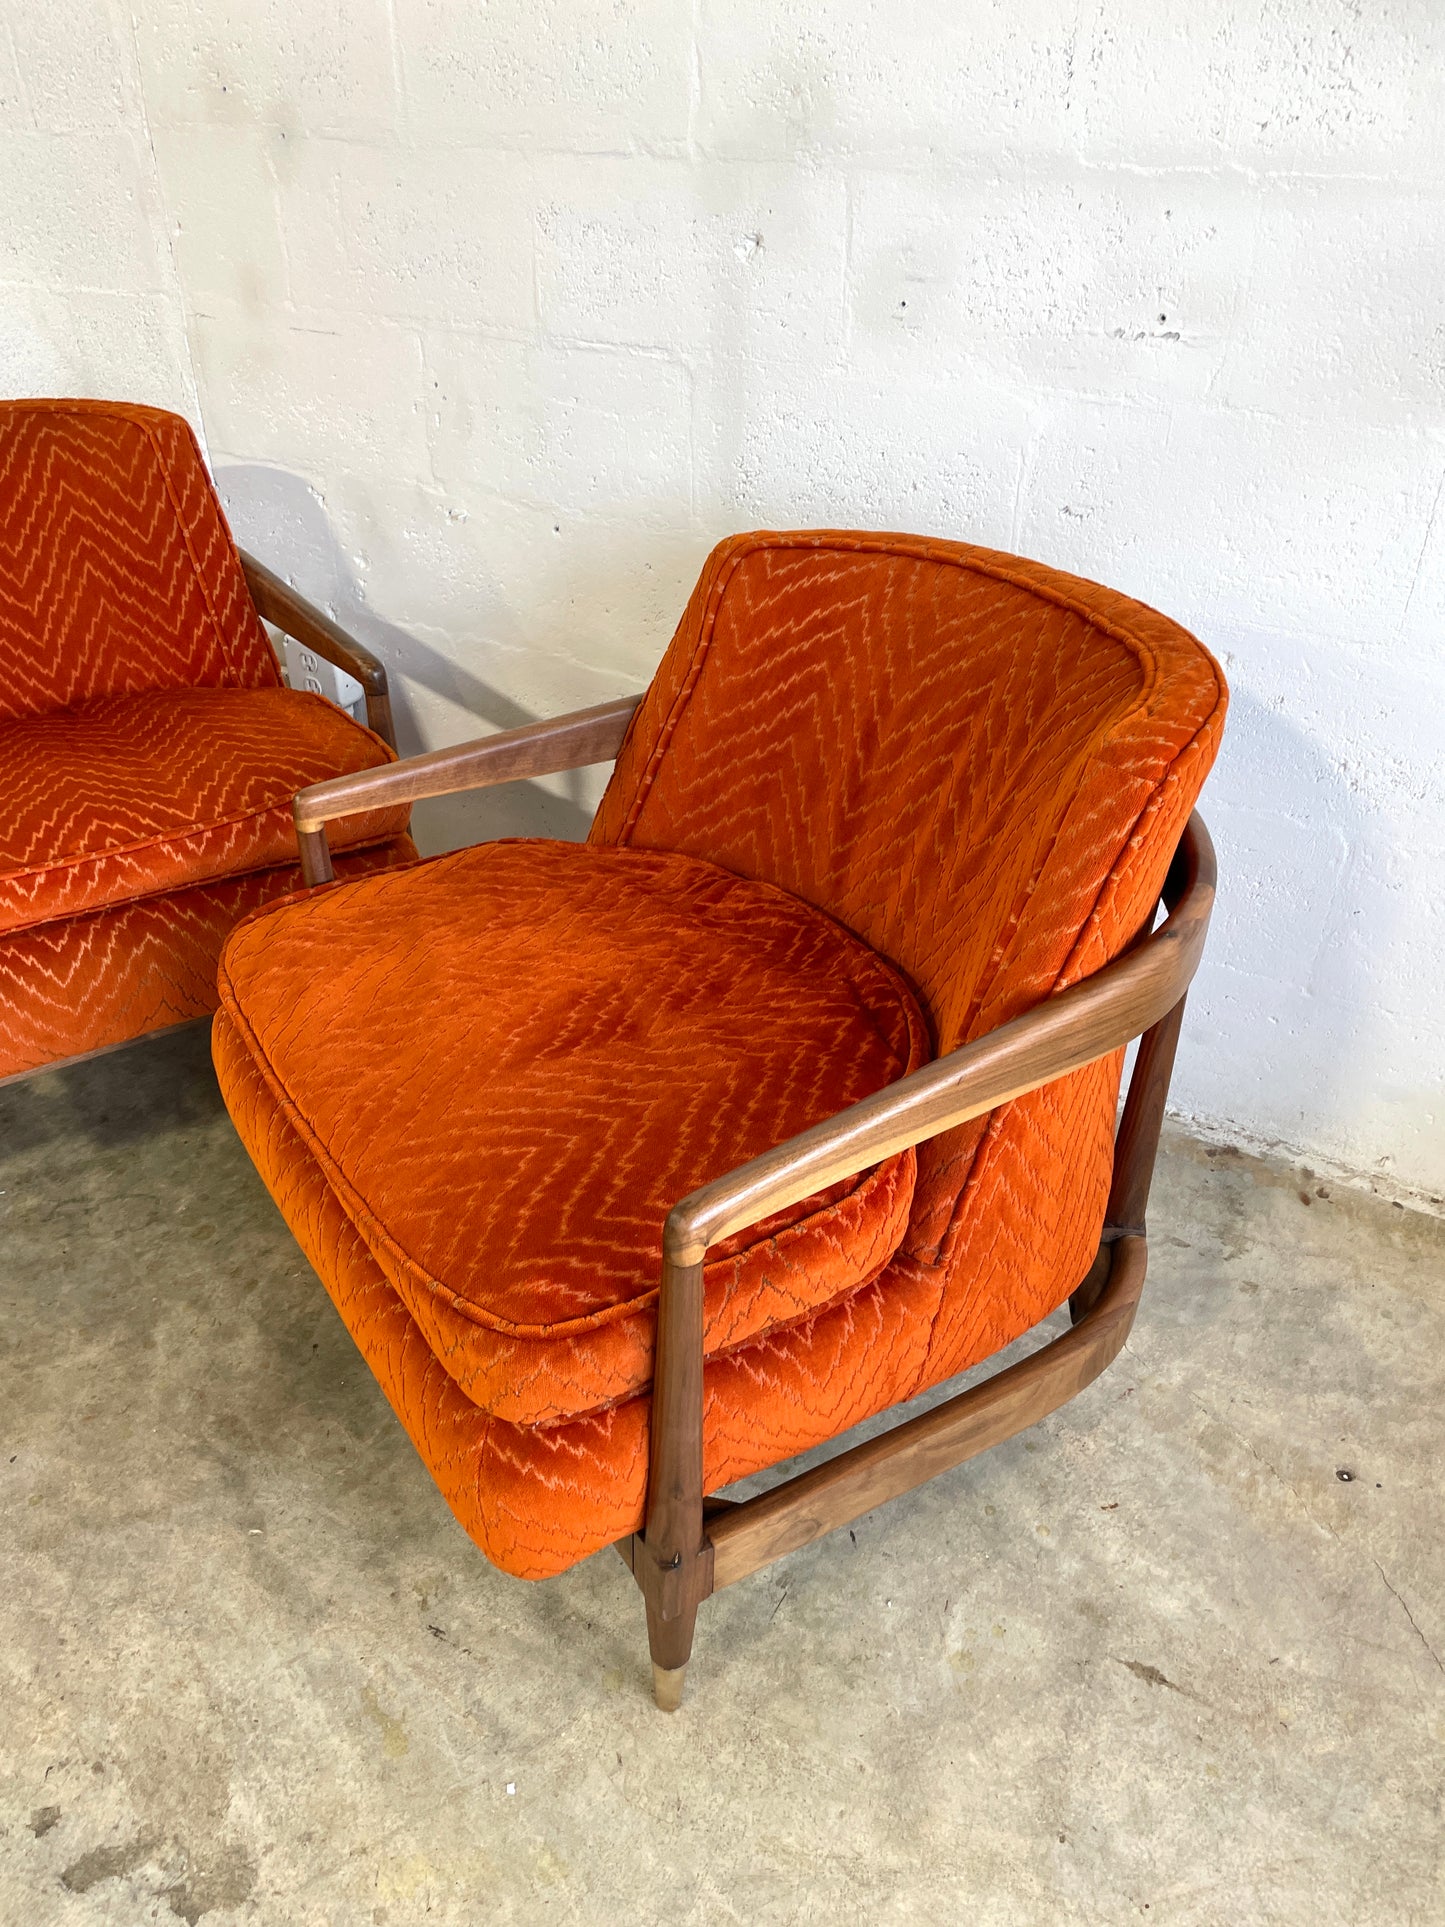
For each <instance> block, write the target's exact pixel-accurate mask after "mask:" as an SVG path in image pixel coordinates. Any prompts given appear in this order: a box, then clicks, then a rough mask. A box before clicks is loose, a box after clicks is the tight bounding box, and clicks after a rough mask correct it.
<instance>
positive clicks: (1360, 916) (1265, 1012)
mask: <svg viewBox="0 0 1445 1927" xmlns="http://www.w3.org/2000/svg"><path fill="white" fill-rule="evenodd" d="M1205 639H1206V641H1207V640H1208V638H1207V637H1206V638H1205ZM1234 674H1235V678H1236V680H1235V685H1234V687H1233V689H1232V692H1231V696H1230V710H1229V721H1228V724H1227V725H1226V728H1225V731H1224V742H1223V745H1222V747H1221V750H1220V754H1219V760H1218V762H1217V764H1216V765H1215V769H1214V772H1213V774H1212V775H1211V777H1210V780H1209V788H1208V790H1207V791H1206V792H1205V796H1204V804H1203V809H1204V815H1205V817H1206V820H1207V821H1208V823H1209V827H1210V831H1211V832H1212V834H1213V836H1214V840H1215V846H1216V848H1217V850H1218V854H1219V906H1218V911H1217V913H1216V915H1215V918H1214V922H1213V926H1212V928H1211V930H1210V938H1209V945H1208V947H1207V949H1206V950H1205V953H1204V960H1203V962H1202V964H1201V966H1200V969H1199V974H1198V977H1197V978H1196V979H1195V984H1194V989H1193V990H1192V992H1191V994H1190V1000H1189V1007H1190V1015H1189V1019H1188V1021H1187V1022H1186V1023H1185V1026H1184V1036H1183V1039H1182V1041H1181V1049H1180V1062H1179V1072H1178V1074H1177V1075H1176V1078H1175V1085H1174V1102H1175V1104H1177V1105H1178V1106H1179V1107H1180V1108H1181V1109H1183V1110H1184V1111H1185V1112H1186V1114H1187V1112H1188V1111H1189V1110H1191V1109H1196V1110H1198V1111H1199V1112H1200V1113H1202V1114H1204V1115H1208V1116H1212V1117H1214V1118H1217V1119H1227V1118H1230V1117H1244V1118H1248V1117H1251V1116H1253V1117H1256V1118H1258V1117H1271V1118H1273V1119H1274V1120H1276V1122H1275V1127H1274V1135H1275V1136H1276V1137H1277V1138H1278V1139H1279V1140H1281V1141H1282V1142H1284V1143H1286V1144H1288V1143H1291V1142H1293V1143H1296V1144H1298V1143H1301V1142H1308V1141H1309V1140H1310V1138H1311V1137H1317V1136H1318V1135H1319V1132H1318V1129H1317V1127H1316V1124H1315V1122H1314V1120H1316V1119H1319V1120H1339V1121H1340V1122H1339V1124H1338V1125H1337V1126H1336V1127H1335V1128H1337V1129H1343V1128H1344V1127H1345V1125H1346V1124H1347V1121H1348V1120H1349V1119H1350V1118H1351V1117H1352V1116H1354V1115H1357V1114H1358V1112H1359V1110H1360V1107H1361V1105H1362V1103H1363V1101H1364V1100H1365V1098H1366V1096H1367V1094H1368V1086H1367V1084H1366V1082H1365V1077H1367V1075H1368V1074H1367V1073H1365V1074H1364V1076H1362V1069H1361V1067H1362V1066H1363V1065H1365V1064H1367V1063H1368V1061H1369V1053H1370V1040H1371V1035H1372V1032H1373V1029H1374V1017H1375V1012H1376V1008H1377V1003H1378V990H1377V987H1376V984H1375V981H1374V970H1373V968H1372V964H1371V958H1372V957H1378V956H1379V955H1380V953H1381V951H1382V949H1383V947H1384V943H1383V940H1384V939H1385V938H1386V936H1387V935H1388V932H1389V927H1390V923H1391V921H1392V917H1391V904H1390V899H1389V897H1388V895H1387V894H1386V893H1384V892H1383V891H1375V890H1372V889H1371V888H1370V882H1371V878H1372V874H1373V873H1374V872H1375V871H1376V869H1377V866H1378V864H1379V862H1380V861H1381V860H1382V857H1383V841H1384V840H1383V837H1382V836H1381V833H1380V832H1379V830H1378V829H1377V828H1376V826H1375V824H1374V821H1373V819H1372V816H1371V813H1370V811H1369V810H1368V809H1367V808H1365V807H1364V806H1363V805H1362V801H1361V798H1360V797H1359V796H1358V795H1357V794H1356V793H1354V792H1353V791H1352V790H1351V789H1350V788H1349V786H1348V785H1347V784H1346V782H1345V781H1344V780H1343V778H1342V776H1341V774H1340V772H1339V770H1338V769H1336V768H1335V767H1334V766H1333V765H1332V764H1331V763H1329V762H1328V761H1326V759H1325V758H1324V757H1323V756H1322V755H1321V754H1320V752H1319V749H1318V748H1317V747H1316V745H1315V743H1314V741H1313V740H1312V739H1311V738H1310V737H1309V736H1307V735H1306V734H1305V733H1304V732H1303V731H1302V730H1301V729H1300V728H1299V727H1298V726H1297V725H1296V724H1295V723H1293V722H1292V721H1291V720H1290V718H1289V716H1288V715H1287V714H1286V713H1284V712H1283V711H1282V710H1278V709H1274V708H1271V707H1269V706H1268V705H1266V704H1264V703H1261V702H1260V701H1259V700H1258V698H1256V697H1255V696H1253V695H1252V694H1251V693H1250V692H1249V690H1248V689H1247V688H1243V687H1241V686H1240V678H1239V674H1238V670H1237V669H1236V670H1235V671H1234ZM1247 1036H1253V1037H1256V1038H1258V1039H1259V1040H1260V1042H1259V1045H1258V1048H1257V1050H1256V1052H1255V1054H1254V1056H1253V1058H1252V1059H1251V1060H1247V1061H1246V1060H1243V1059H1241V1057H1240V1056H1239V1054H1238V1050H1239V1044H1238V1042H1236V1044H1235V1047H1234V1049H1230V1048H1229V1047H1228V1044H1227V1043H1224V1045H1223V1047H1221V1043H1222V1040H1227V1039H1229V1038H1230V1037H1233V1038H1234V1039H1236V1040H1242V1039H1244V1038H1245V1037H1247Z"/></svg>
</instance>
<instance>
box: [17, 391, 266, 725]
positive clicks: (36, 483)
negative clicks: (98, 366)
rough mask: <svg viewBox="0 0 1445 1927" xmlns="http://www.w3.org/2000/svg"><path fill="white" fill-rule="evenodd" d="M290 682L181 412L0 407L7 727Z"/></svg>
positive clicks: (98, 406) (68, 405)
mask: <svg viewBox="0 0 1445 1927" xmlns="http://www.w3.org/2000/svg"><path fill="white" fill-rule="evenodd" d="M279 680H280V678H279V676H278V674H277V670H276V663H275V658H274V657H273V656H272V654H271V650H270V648H269V646H268V644H267V642H266V637H265V634H264V632H263V631H262V628H261V625H260V621H259V620H258V618H257V615H256V611H255V607H254V605H253V604H252V601H251V597H250V594H249V592H248V591H247V588H246V583H245V578H244V577H243V576H242V574H241V565H240V561H239V559H238V558H237V555H236V549H235V544H234V543H233V542H232V540H231V534H230V531H229V529H228V528H227V527H226V522H225V517H224V516H223V515H222V513H221V508H220V504H219V503H218V502H217V500H216V496H215V492H214V490H213V489H212V487H211V482H210V478H209V476H208V475H207V474H206V470H205V465H204V463H203V462H202V460H201V453H200V450H199V448H198V447H197V446H196V440H195V437H194V436H193V435H192V433H191V430H190V428H189V427H188V425H187V424H186V423H185V422H184V421H183V420H182V419H181V418H180V416H179V415H171V414H167V413H166V412H165V411H164V410H162V409H158V408H134V407H128V406H125V405H123V404H118V403H111V402H83V401H81V402H75V401H64V402H46V401H40V402H5V403H0V720H5V721H10V720H14V719H15V718H17V717H21V716H33V715H39V714H44V713H46V712H47V711H51V710H56V709H64V708H68V707H69V706H70V705H71V704H73V703H79V702H85V701H88V700H91V699H93V698H95V697H99V696H119V695H128V694H132V693H134V692H135V691H138V690H142V689H175V688H198V687H199V688H216V687H221V686H223V685H230V686H232V687H243V688H263V687H268V686H274V685H275V684H276V683H278V682H279Z"/></svg>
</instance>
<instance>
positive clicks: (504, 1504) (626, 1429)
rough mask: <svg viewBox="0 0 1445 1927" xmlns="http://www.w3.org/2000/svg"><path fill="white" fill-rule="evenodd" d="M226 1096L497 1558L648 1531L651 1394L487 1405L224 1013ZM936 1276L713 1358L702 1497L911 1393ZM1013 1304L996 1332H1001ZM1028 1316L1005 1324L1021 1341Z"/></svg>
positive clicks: (860, 1297) (460, 1505) (582, 1551)
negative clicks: (427, 1331)
mask: <svg viewBox="0 0 1445 1927" xmlns="http://www.w3.org/2000/svg"><path fill="white" fill-rule="evenodd" d="M212 1043H213V1049H214V1052H215V1059H216V1069H217V1071H218V1073H219V1075H220V1080H221V1085H222V1088H223V1089H224V1091H225V1093H226V1103H227V1106H228V1108H229V1109H230V1112H231V1116H232V1118H233V1119H234V1121H235V1125H236V1129H237V1130H238V1131H239V1132H240V1134H241V1139H242V1141H243V1143H244V1144H245V1146H246V1149H247V1150H248V1151H249V1152H250V1154H251V1157H252V1158H253V1159H254V1161H255V1164H256V1168H257V1170H258V1171H259V1172H260V1173H261V1176H262V1177H263V1178H264V1180H265V1182H266V1186H267V1188H268V1190H269V1191H270V1193H271V1195H272V1197H273V1198H274V1199H275V1200H276V1203H277V1205H278V1206H279V1207H280V1209H281V1212H282V1215H283V1216H284V1217H285V1219H286V1222H287V1224H288V1225H289V1226H290V1227H291V1229H292V1231H293V1232H294V1233H295V1235H296V1239H297V1242H298V1243H299V1244H300V1246H301V1249H302V1250H303V1251H304V1252H305V1254H306V1256H307V1258H308V1259H309V1260H310V1261H311V1263H312V1264H313V1265H314V1266H315V1267H316V1270H317V1272H318V1273H319V1275H320V1277H321V1279H322V1281H323V1282H324V1283H325V1286H326V1289H327V1290H328V1291H329V1292H330V1294H331V1297H332V1299H333V1300H334V1302H335V1304H336V1308H337V1310H338V1311H339V1312H340V1314H341V1317H342V1319H343V1320H344V1321H345V1324H346V1327H347V1329H348V1331H349V1332H350V1333H351V1336H352V1337H353V1339H355V1341H356V1344H357V1346H358V1347H359V1348H360V1350H361V1352H362V1355H363V1356H364V1357H365V1359H366V1361H367V1363H368V1365H369V1366H370V1367H371V1369H372V1371H373V1372H374V1373H375V1374H376V1377H377V1379H378V1381H379V1383H380V1385H381V1387H382V1390H383V1391H384V1392H385V1394H386V1396H387V1398H388V1399H389V1400H390V1401H391V1405H392V1408H393V1410H394V1411H395V1412H396V1415H397V1417H398V1418H399V1419H400V1420H401V1423H402V1424H403V1425H404V1426H405V1428H406V1430H407V1433H408V1434H409V1436H410V1438H411V1440H412V1443H413V1444H414V1445H415V1447H416V1449H417V1451H418V1452H419V1453H420V1455H421V1457H422V1460H423V1462H424V1463H425V1465H426V1467H427V1469H428V1471H429V1472H430V1473H431V1475H432V1477H433V1478H434V1479H435V1480H436V1482H437V1485H438V1486H439V1487H440V1489H441V1493H442V1496H443V1498H444V1499H445V1500H446V1502H447V1504H448V1505H449V1506H450V1507H451V1509H452V1511H453V1512H454V1513H455V1514H456V1516H457V1518H458V1519H459V1520H460V1521H461V1524H462V1526H463V1527H464V1528H465V1530H466V1531H467V1532H468V1533H470V1535H471V1536H472V1538H473V1539H474V1540H475V1541H476V1543H477V1545H478V1546H480V1547H481V1549H482V1551H483V1552H484V1553H485V1554H486V1556H487V1557H488V1558H489V1559H490V1560H491V1561H492V1562H493V1564H494V1565H497V1566H500V1567H501V1569H502V1570H503V1571H504V1572H509V1573H512V1574H514V1575H515V1576H516V1577H517V1578H519V1579H546V1578H550V1577H551V1575H552V1574H554V1573H558V1572H563V1571H565V1570H566V1569H567V1567H569V1566H571V1565H574V1564H575V1563H576V1562H577V1561H578V1560H579V1559H585V1558H587V1556H588V1555H589V1554H590V1553H594V1552H596V1551H598V1550H599V1549H600V1548H601V1547H603V1546H607V1545H611V1544H613V1543H614V1542H615V1541H617V1540H618V1539H622V1538H625V1537H626V1535H627V1534H628V1533H629V1532H636V1531H639V1530H640V1529H641V1527H642V1524H643V1507H644V1503H645V1499H646V1493H647V1462H648V1422H649V1419H650V1416H651V1403H652V1401H651V1398H650V1396H649V1395H648V1394H647V1393H642V1394H640V1395H639V1396H638V1397H636V1398H630V1399H625V1400H623V1402H622V1403H621V1404H618V1405H611V1406H609V1407H608V1408H607V1409H606V1411H603V1412H594V1413H591V1414H589V1415H587V1416H585V1417H581V1418H575V1419H568V1420H565V1421H563V1422H562V1423H560V1424H555V1425H530V1426H528V1425H512V1424H509V1423H508V1422H507V1420H505V1419H501V1418H497V1417H495V1416H493V1415H492V1414H491V1413H489V1412H484V1411H481V1410H480V1409H479V1408H478V1407H477V1406H475V1405H473V1404H472V1403H471V1401H470V1400H469V1399H468V1398H467V1397H466V1396H465V1394H464V1393H463V1392H462V1391H461V1389H460V1387H459V1386H458V1385H457V1383H456V1381H455V1380H454V1379H453V1378H451V1377H450V1376H449V1374H448V1373H447V1371H446V1370H445V1369H444V1367H443V1366H442V1364H441V1363H440V1362H439V1360H438V1359H437V1356H436V1354H435V1352H433V1350H432V1349H431V1346H430V1345H429V1344H428V1342H427V1340H426V1338H425V1337H424V1336H423V1334H422V1331H421V1328H420V1326H419V1325H418V1323H417V1321H416V1319H415V1318H414V1317H413V1316H412V1315H411V1313H410V1311H408V1309H407V1307H406V1305H405V1304H404V1303H403V1302H402V1300H401V1298H400V1297H399V1295H398V1294H397V1292H396V1291H395V1289H394V1288H393V1286H392V1283H391V1280H390V1279H389V1278H388V1277H387V1275H386V1273H385V1272H384V1271H383V1270H382V1268H381V1266H380V1265H378V1263H377V1262H376V1259H375V1257H374V1256H373V1255H372V1252H371V1250H370V1249H369V1247H368V1246H367V1244H366V1242H365V1240H364V1239H363V1238H362V1237H361V1236H360V1234H359V1233H358V1231H357V1229H356V1227H355V1225H354V1224H353V1223H352V1222H351V1220H350V1218H349V1217H348V1216H347V1215H346V1213H345V1212H344V1211H343V1210H342V1208H341V1205H340V1202H339V1200H338V1199H337V1196H336V1193H335V1192H334V1191H333V1190H332V1188H331V1186H330V1185H329V1184H328V1183H327V1182H326V1179H325V1178H324V1177H323V1175H322V1173H321V1169H320V1166H319V1165H318V1163H317V1161H316V1159H315V1158H314V1157H313V1156H312V1154H311V1152H310V1151H309V1150H308V1148H307V1147H306V1146H305V1145H304V1144H303V1143H302V1142H301V1140H300V1139H299V1138H298V1137H297V1135H296V1133H295V1131H294V1130H293V1129H292V1128H291V1125H290V1124H289V1123H288V1121H287V1120H286V1118H285V1117H284V1116H283V1114H282V1111H281V1107H280V1106H279V1104H278V1103H277V1102H276V1099H275V1097H274V1096H273V1094H272V1091H271V1089H270V1087H269V1086H268V1085H267V1083H266V1082H265V1080H264V1078H263V1077H262V1075H261V1073H260V1071H259V1070H258V1068H257V1066H256V1063H255V1060H254V1059H253V1058H252V1056H251V1054H250V1052H249V1051H248V1050H247V1049H246V1047H245V1046H244V1045H243V1044H242V1043H241V1041H240V1038H239V1036H238V1034H237V1032H236V1029H235V1026H234V1025H233V1024H232V1023H231V1022H230V1020H229V1018H228V1017H227V1015H226V1013H225V1012H224V1011H221V1012H220V1013H219V1014H218V1015H217V1017H216V1021H215V1028H214V1030H213V1032H212ZM937 1300H938V1286H937V1280H936V1279H934V1278H933V1277H931V1276H929V1275H928V1273H927V1271H926V1269H924V1268H921V1267H919V1266H917V1265H915V1264H913V1263H912V1262H911V1261H909V1260H907V1259H895V1260H894V1262H893V1263H892V1264H890V1265H889V1266H888V1267H887V1268H886V1269H885V1270H884V1271H883V1272H882V1273H881V1274H880V1275H879V1276H878V1277H877V1278H875V1279H874V1280H873V1282H872V1283H871V1284H868V1285H864V1286H862V1287H861V1288H860V1289H859V1290H858V1291H855V1292H853V1293H851V1294H850V1295H849V1296H848V1297H846V1298H844V1299H843V1300H841V1301H840V1302H839V1303H838V1304H835V1305H829V1306H826V1307H825V1308H824V1309H823V1310H821V1311H819V1312H816V1313H814V1314H812V1315H811V1316H809V1317H807V1318H803V1319H800V1320H798V1321H797V1322H796V1323H794V1324H791V1325H786V1326H783V1327H780V1328H778V1329H776V1330H774V1331H771V1332H768V1333H766V1334H764V1335H763V1336H762V1337H759V1338H756V1339H754V1340H752V1341H751V1342H750V1343H748V1344H745V1345H739V1346H736V1347H735V1348H734V1349H733V1350H731V1351H729V1352H726V1353H722V1354H720V1355H718V1356H716V1357H714V1358H711V1359H709V1360H708V1364H707V1369H706V1372H705V1374H704V1380H703V1467H704V1470H703V1478H704V1487H705V1490H707V1491H708V1492H713V1491H716V1490H718V1489H719V1488H721V1487H723V1486H726V1485H729V1484H731V1483H733V1482H734V1481H735V1480H738V1479H744V1478H747V1477H748V1476H749V1475H750V1474H751V1473H754V1472H758V1471H761V1470H762V1469H763V1468H764V1467H766V1466H771V1465H776V1464H777V1463H779V1461H781V1460H783V1459H787V1458H789V1457H791V1456H793V1455H794V1454H795V1453H798V1452H804V1451H807V1450H808V1449H809V1448H810V1447H812V1446H815V1445H819V1444H821V1443H822V1441H823V1440H825V1439H830V1438H834V1437H836V1436H837V1435H838V1433H840V1432H843V1431H846V1430H847V1429H848V1427H849V1426H852V1425H857V1424H858V1423H859V1422H860V1421H861V1420H863V1419H867V1418H871V1417H872V1416H873V1415H874V1413H876V1412H880V1411H883V1410H884V1409H885V1408H886V1407H888V1406H890V1405H892V1404H894V1403H895V1402H896V1401H897V1400H899V1399H903V1398H907V1397H908V1395H909V1393H910V1391H911V1390H912V1389H913V1387H914V1384H915V1382H916V1380H917V1378H918V1375H919V1372H920V1370H921V1368H922V1365H923V1361H924V1357H925V1355H926V1353H927V1350H928V1340H929V1333H930V1331H931V1330H932V1325H933V1316H934V1312H935V1310H936V1307H937ZM1007 1317H1008V1311H1007V1309H1006V1308H1002V1309H1001V1310H1000V1314H999V1317H998V1318H997V1319H996V1321H995V1324H996V1325H1001V1324H1004V1321H1005V1320H1006V1318H1007ZM1026 1322H1028V1320H1027V1319H1024V1320H1023V1321H1020V1322H1016V1323H1014V1324H1013V1325H1012V1326H1011V1327H1008V1326H1006V1327H1005V1328H1006V1329H1007V1335H1008V1337H1010V1338H1012V1337H1015V1336H1017V1334H1018V1332H1019V1331H1021V1330H1023V1328H1024V1324H1025V1323H1026Z"/></svg>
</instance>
